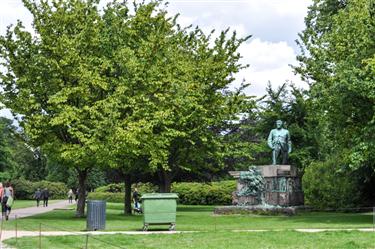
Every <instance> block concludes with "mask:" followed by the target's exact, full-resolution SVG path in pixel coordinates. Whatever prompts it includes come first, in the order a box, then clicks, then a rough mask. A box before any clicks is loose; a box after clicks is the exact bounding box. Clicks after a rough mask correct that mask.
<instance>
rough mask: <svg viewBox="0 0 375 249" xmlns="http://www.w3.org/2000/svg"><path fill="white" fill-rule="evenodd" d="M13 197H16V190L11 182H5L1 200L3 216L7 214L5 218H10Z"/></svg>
mask: <svg viewBox="0 0 375 249" xmlns="http://www.w3.org/2000/svg"><path fill="white" fill-rule="evenodd" d="M13 198H14V190H13V188H12V186H11V185H10V183H9V182H7V183H5V188H4V194H3V198H2V200H1V211H2V215H3V217H4V216H5V219H6V220H8V219H9V214H10V211H11V209H12V204H13Z"/></svg>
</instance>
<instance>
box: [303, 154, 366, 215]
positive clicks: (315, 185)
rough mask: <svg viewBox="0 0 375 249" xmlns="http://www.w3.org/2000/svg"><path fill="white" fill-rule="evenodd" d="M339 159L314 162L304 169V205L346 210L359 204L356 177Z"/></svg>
mask: <svg viewBox="0 0 375 249" xmlns="http://www.w3.org/2000/svg"><path fill="white" fill-rule="evenodd" d="M344 165H345V163H344V162H343V161H342V160H341V159H340V158H331V159H330V160H327V161H325V162H314V163H312V164H310V166H309V167H307V168H306V169H305V174H304V176H303V178H302V184H303V185H302V186H303V190H304V195H305V204H306V205H311V206H313V207H317V208H347V207H353V206H356V205H357V204H358V202H359V196H358V187H357V184H356V177H355V176H354V175H353V174H352V173H351V171H350V170H345V166H344Z"/></svg>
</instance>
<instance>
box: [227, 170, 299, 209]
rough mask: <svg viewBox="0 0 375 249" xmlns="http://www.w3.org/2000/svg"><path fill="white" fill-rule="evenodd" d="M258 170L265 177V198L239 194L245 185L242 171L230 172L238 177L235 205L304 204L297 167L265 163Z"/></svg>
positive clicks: (234, 198) (234, 194)
mask: <svg viewBox="0 0 375 249" xmlns="http://www.w3.org/2000/svg"><path fill="white" fill-rule="evenodd" d="M257 170H258V171H259V172H260V173H261V175H262V177H263V178H264V184H265V189H264V191H263V192H262V198H263V199H260V198H259V197H256V196H238V195H237V193H238V192H239V191H240V190H241V189H242V188H243V187H244V184H243V183H242V182H241V180H240V174H241V171H230V172H229V174H230V175H231V176H233V177H234V178H236V179H237V190H236V191H235V192H233V194H232V203H233V205H236V206H249V205H250V206H252V205H261V204H266V205H273V206H282V207H289V206H298V205H303V192H302V186H301V178H300V177H299V176H298V174H297V168H296V167H294V166H291V165H263V166H257ZM262 202H263V203H262Z"/></svg>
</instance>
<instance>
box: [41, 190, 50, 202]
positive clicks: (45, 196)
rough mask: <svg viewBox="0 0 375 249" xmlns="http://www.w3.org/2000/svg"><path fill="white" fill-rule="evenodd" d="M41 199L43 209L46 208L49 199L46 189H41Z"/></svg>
mask: <svg viewBox="0 0 375 249" xmlns="http://www.w3.org/2000/svg"><path fill="white" fill-rule="evenodd" d="M42 197H43V207H48V198H49V191H48V188H45V189H43V191H42Z"/></svg>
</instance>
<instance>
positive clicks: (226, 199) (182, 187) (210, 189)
mask: <svg viewBox="0 0 375 249" xmlns="http://www.w3.org/2000/svg"><path fill="white" fill-rule="evenodd" d="M123 186H124V185H123V184H109V185H107V186H103V187H99V188H97V189H96V190H95V192H92V193H89V196H88V199H91V200H94V199H95V200H107V201H108V202H124V187H123ZM134 187H137V188H138V191H139V193H140V194H141V195H142V194H145V193H153V192H157V187H156V186H155V185H153V184H151V183H137V184H133V185H132V189H133V190H134ZM235 190H236V181H235V180H233V181H221V182H212V183H197V182H181V183H173V184H172V190H171V191H172V192H173V193H177V194H178V197H179V199H178V202H179V203H181V204H186V205H230V204H231V203H232V192H233V191H235ZM120 191H121V192H120Z"/></svg>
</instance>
